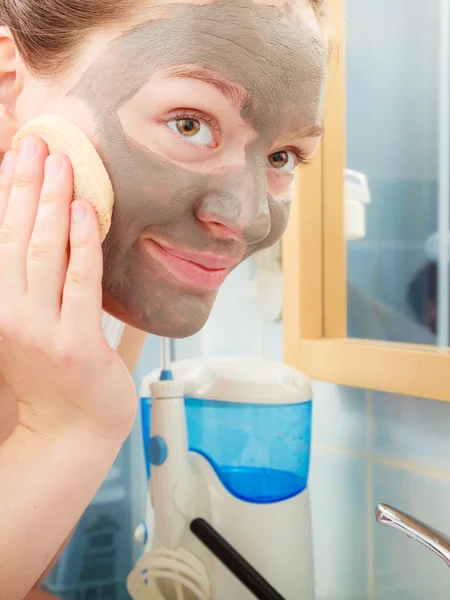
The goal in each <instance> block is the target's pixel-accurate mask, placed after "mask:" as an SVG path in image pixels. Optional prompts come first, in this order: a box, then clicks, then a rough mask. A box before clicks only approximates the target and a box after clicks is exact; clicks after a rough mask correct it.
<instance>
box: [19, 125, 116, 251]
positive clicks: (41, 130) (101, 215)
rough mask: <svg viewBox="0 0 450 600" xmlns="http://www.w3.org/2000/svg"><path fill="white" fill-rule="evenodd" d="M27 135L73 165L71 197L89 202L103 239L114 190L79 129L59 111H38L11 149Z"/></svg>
mask: <svg viewBox="0 0 450 600" xmlns="http://www.w3.org/2000/svg"><path fill="white" fill-rule="evenodd" d="M30 135H34V136H37V137H40V138H41V139H43V140H44V142H45V143H46V144H47V146H48V149H49V151H50V152H51V153H56V152H58V153H63V154H66V155H67V156H68V157H69V159H70V162H71V163H72V167H73V176H74V199H75V198H77V199H82V200H87V201H88V202H90V203H91V204H92V205H93V207H94V208H95V210H96V211H97V216H98V220H99V225H100V235H101V240H102V241H103V240H104V239H105V237H106V235H107V233H108V231H109V228H110V226H111V215H112V210H113V205H114V191H113V187H112V184H111V180H110V178H109V175H108V173H107V171H106V169H105V166H104V164H103V162H102V160H101V158H100V156H99V155H98V154H97V151H96V149H95V148H94V146H93V145H92V143H91V141H90V140H89V138H88V137H87V136H86V135H85V134H84V132H83V131H81V129H80V128H79V127H77V126H76V125H74V124H73V123H71V122H70V121H68V120H67V119H65V118H63V117H60V116H59V115H40V116H38V117H36V118H34V119H32V120H31V121H29V122H28V123H26V124H25V125H24V126H23V127H22V128H21V129H20V130H19V131H18V132H17V134H16V135H15V136H14V139H13V149H14V150H17V149H18V148H19V146H20V143H21V142H22V140H23V139H24V138H26V137H28V136H30Z"/></svg>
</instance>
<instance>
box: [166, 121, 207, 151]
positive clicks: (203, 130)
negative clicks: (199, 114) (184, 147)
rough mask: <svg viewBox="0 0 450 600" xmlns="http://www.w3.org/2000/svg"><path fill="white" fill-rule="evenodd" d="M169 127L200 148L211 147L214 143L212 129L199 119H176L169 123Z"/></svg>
mask: <svg viewBox="0 0 450 600" xmlns="http://www.w3.org/2000/svg"><path fill="white" fill-rule="evenodd" d="M167 125H168V127H170V129H172V130H173V131H175V132H176V133H179V134H180V135H182V136H183V137H185V138H187V139H189V141H190V142H191V143H193V144H198V145H199V146H210V145H211V144H212V143H213V142H214V136H213V134H212V131H211V129H210V128H209V127H208V125H206V124H205V123H202V121H198V120H197V119H174V120H172V121H169V122H168V123H167Z"/></svg>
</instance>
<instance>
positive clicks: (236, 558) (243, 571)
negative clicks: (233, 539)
mask: <svg viewBox="0 0 450 600" xmlns="http://www.w3.org/2000/svg"><path fill="white" fill-rule="evenodd" d="M191 531H192V533H193V534H194V535H195V537H197V538H198V539H199V540H200V541H201V542H202V543H203V544H204V545H205V546H206V547H207V548H208V549H209V550H210V551H211V552H212V553H213V554H214V556H215V557H216V558H217V559H218V560H220V562H222V563H223V564H224V565H225V566H226V567H227V569H228V570H229V571H231V573H233V575H234V576H235V577H237V579H239V581H240V582H241V583H242V584H243V585H244V586H245V587H246V588H247V589H248V590H250V592H252V593H253V594H254V595H255V597H256V598H258V600H285V599H284V598H283V596H281V595H280V594H279V593H278V592H277V591H276V590H275V589H274V588H273V587H272V586H271V585H270V583H269V582H268V581H266V580H265V579H264V577H262V576H261V575H260V574H259V573H258V572H257V571H256V570H255V569H254V568H253V567H252V566H251V565H250V563H248V562H247V561H246V560H245V558H244V557H243V556H241V555H240V554H239V552H237V551H236V550H235V549H234V548H233V547H232V546H231V545H230V544H229V543H228V542H227V541H226V540H225V539H224V538H223V537H222V536H221V535H220V533H219V532H218V531H216V530H215V529H214V528H213V527H211V525H210V524H209V523H207V522H206V521H205V520H204V519H194V520H193V521H192V523H191Z"/></svg>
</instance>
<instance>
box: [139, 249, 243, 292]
mask: <svg viewBox="0 0 450 600" xmlns="http://www.w3.org/2000/svg"><path fill="white" fill-rule="evenodd" d="M145 249H146V251H147V252H148V253H149V254H150V255H151V256H152V257H153V258H155V259H156V260H157V261H158V262H159V263H161V264H162V265H163V266H164V267H165V268H166V269H167V271H169V273H171V275H172V276H173V277H175V278H176V279H178V281H181V282H182V283H185V284H187V285H190V286H194V287H196V288H204V289H211V290H213V289H217V288H219V287H220V286H221V285H222V284H223V282H224V281H225V279H226V278H227V276H228V274H229V272H230V270H231V269H232V268H233V267H234V266H235V265H236V264H237V261H236V260H234V259H232V258H229V257H225V256H219V255H215V254H196V253H193V252H186V251H184V250H178V249H174V248H169V247H167V246H165V245H162V244H161V243H158V242H155V241H154V240H153V239H146V240H145Z"/></svg>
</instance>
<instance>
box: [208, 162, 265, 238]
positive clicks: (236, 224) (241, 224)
mask: <svg viewBox="0 0 450 600" xmlns="http://www.w3.org/2000/svg"><path fill="white" fill-rule="evenodd" d="M260 171H261V169H258V170H256V169H255V170H253V171H252V172H248V171H246V172H242V171H241V172H238V173H236V172H235V171H234V172H231V171H228V172H227V173H222V174H219V175H216V176H215V177H214V184H213V185H212V186H211V187H210V189H209V191H208V192H207V193H206V194H205V196H204V197H203V198H202V199H201V200H200V202H199V203H198V204H197V206H196V216H197V219H198V220H199V221H201V222H202V223H203V225H204V227H205V228H206V230H207V231H208V233H209V234H210V235H212V236H213V237H215V238H219V239H226V240H237V241H244V242H247V243H249V244H251V243H257V242H260V241H262V240H264V239H265V238H266V237H267V236H268V234H269V231H270V213H269V205H268V201H267V183H266V169H265V166H264V170H263V172H260Z"/></svg>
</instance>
